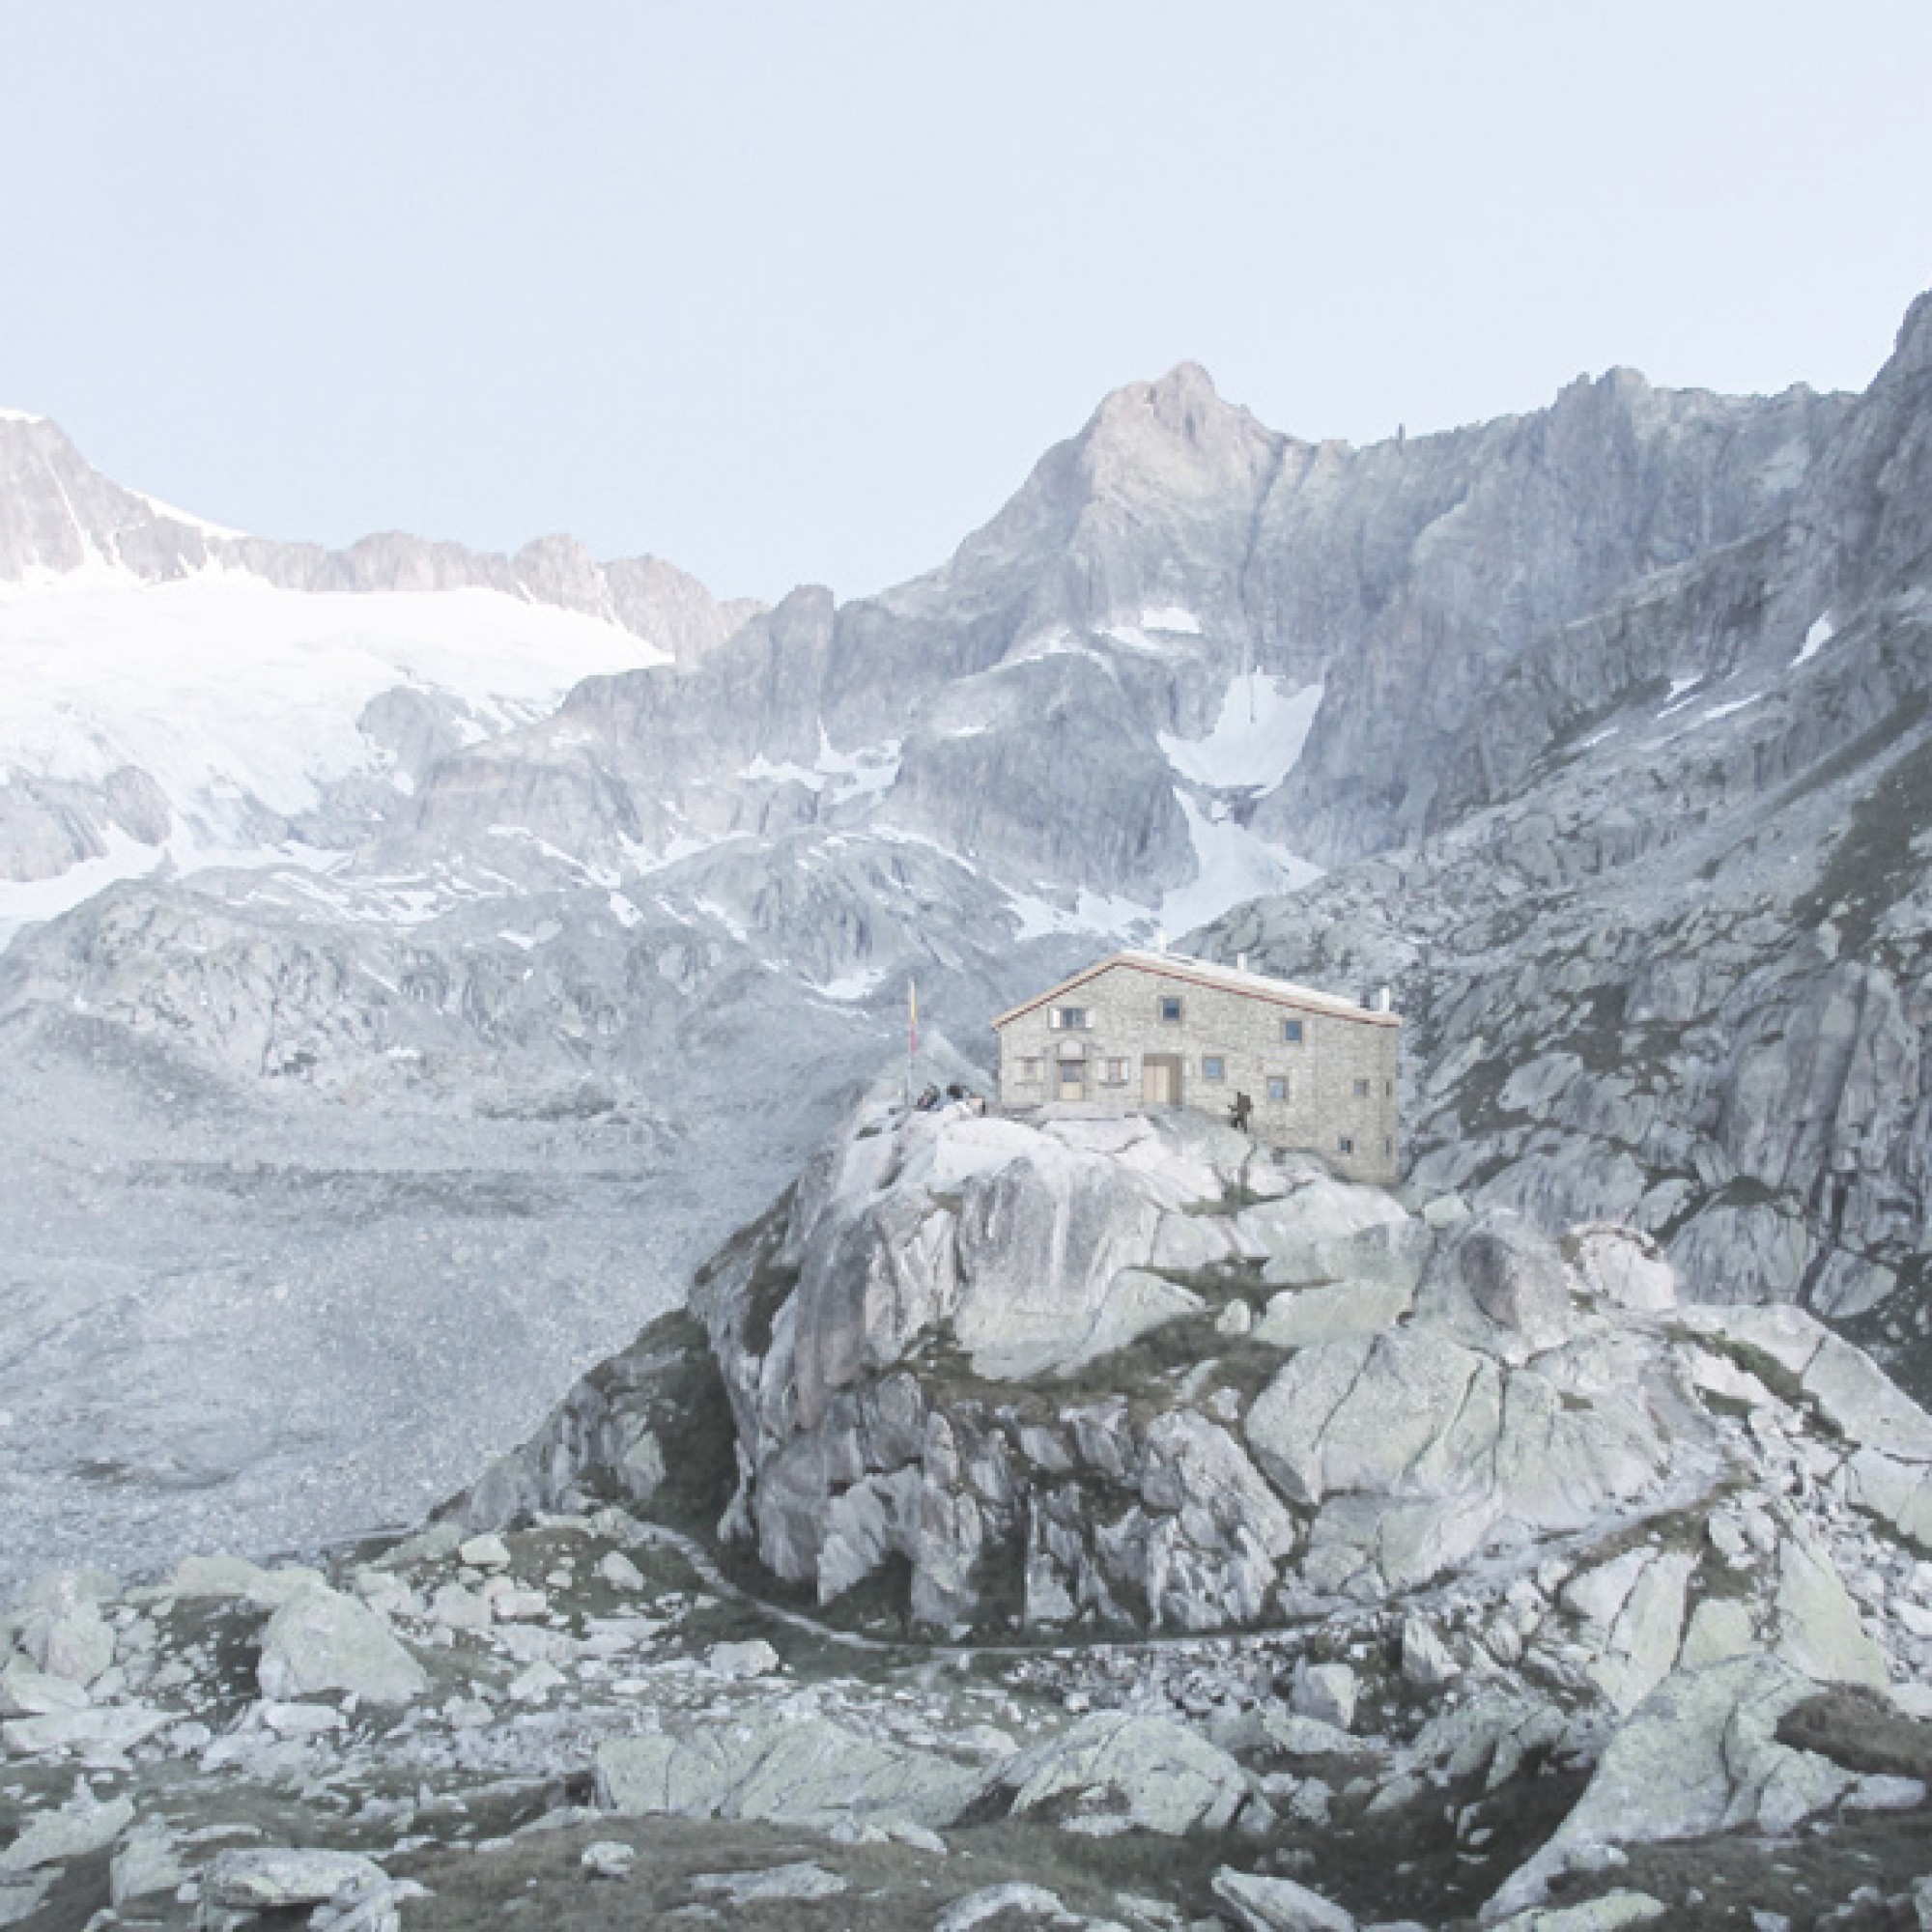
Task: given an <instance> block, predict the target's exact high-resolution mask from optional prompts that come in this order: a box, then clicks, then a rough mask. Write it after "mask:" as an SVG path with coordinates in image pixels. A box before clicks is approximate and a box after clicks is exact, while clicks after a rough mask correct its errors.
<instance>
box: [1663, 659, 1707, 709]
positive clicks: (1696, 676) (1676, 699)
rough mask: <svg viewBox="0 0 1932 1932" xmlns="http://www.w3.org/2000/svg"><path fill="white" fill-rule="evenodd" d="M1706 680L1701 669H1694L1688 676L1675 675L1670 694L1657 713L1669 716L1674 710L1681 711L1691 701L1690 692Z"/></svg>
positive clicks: (1671, 682) (1671, 681)
mask: <svg viewBox="0 0 1932 1932" xmlns="http://www.w3.org/2000/svg"><path fill="white" fill-rule="evenodd" d="M1703 682H1704V673H1703V672H1702V671H1701V670H1697V671H1692V672H1691V673H1690V675H1689V676H1688V677H1673V678H1672V679H1671V680H1670V695H1669V696H1667V697H1666V698H1665V699H1664V700H1663V708H1662V710H1661V711H1660V712H1659V713H1658V714H1657V715H1658V716H1659V717H1660V718H1668V717H1669V716H1670V714H1671V713H1672V712H1673V711H1681V710H1682V709H1683V708H1684V706H1685V705H1686V704H1687V703H1688V702H1689V701H1690V698H1689V694H1690V692H1693V691H1695V690H1696V689H1697V687H1698V686H1699V685H1700V684H1702V683H1703Z"/></svg>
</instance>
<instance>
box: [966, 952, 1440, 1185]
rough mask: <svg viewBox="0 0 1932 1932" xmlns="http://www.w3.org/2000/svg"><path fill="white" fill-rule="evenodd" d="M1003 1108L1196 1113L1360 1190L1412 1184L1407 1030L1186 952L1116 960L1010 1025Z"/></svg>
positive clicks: (1002, 1027) (1386, 1016)
mask: <svg viewBox="0 0 1932 1932" xmlns="http://www.w3.org/2000/svg"><path fill="white" fill-rule="evenodd" d="M993 1028H994V1031H995V1032H996V1033H997V1034H998V1035H999V1037H1000V1105H1001V1107H1002V1108H1003V1109H1005V1110H1006V1111H1008V1112H1011V1113H1029V1112H1033V1111H1035V1110H1037V1109H1041V1108H1051V1109H1055V1110H1065V1112H1068V1113H1079V1114H1098V1115H1114V1114H1139V1113H1150V1112H1152V1111H1154V1110H1156V1109H1160V1108H1166V1107H1192V1108H1195V1109H1197V1110H1199V1111H1200V1112H1202V1113H1206V1114H1213V1115H1215V1116H1217V1117H1218V1118H1220V1119H1223V1120H1226V1119H1227V1118H1229V1114H1230V1110H1231V1108H1232V1107H1233V1105H1234V1101H1235V1097H1236V1094H1246V1095H1247V1096H1248V1099H1249V1101H1250V1103H1251V1105H1252V1108H1253V1114H1252V1117H1251V1119H1250V1122H1249V1130H1250V1131H1251V1132H1252V1133H1253V1134H1254V1136H1255V1137H1256V1139H1258V1140H1262V1141H1266V1142H1268V1143H1270V1144H1271V1145H1273V1146H1275V1147H1284V1148H1306V1149H1308V1150H1310V1151H1313V1152H1316V1153H1319V1154H1321V1156H1322V1157H1323V1158H1324V1159H1325V1160H1326V1161H1327V1162H1328V1163H1329V1164H1330V1165H1331V1166H1332V1167H1333V1168H1334V1169H1335V1171H1336V1172H1337V1173H1338V1174H1341V1175H1343V1176H1345V1177H1347V1178H1348V1179H1351V1180H1374V1181H1392V1180H1394V1179H1397V1178H1398V1176H1399V1173H1400V1151H1401V1123H1400V1116H1399V1108H1400V1087H1401V1060H1402V1022H1401V1020H1400V1019H1398V1018H1397V1017H1396V1015H1395V1014H1394V1013H1390V1012H1383V1011H1377V1010H1375V1009H1371V1008H1368V1007H1362V1006H1357V1005H1356V1004H1355V1003H1354V1002H1353V1001H1350V1000H1343V999H1338V998H1336V997H1335V996H1334V995H1333V994H1331V993H1321V992H1317V991H1315V990H1314V989H1313V988H1311V987H1307V986H1297V985H1293V984H1292V983H1291V982H1290V981H1288V980H1271V979H1268V978H1267V977H1266V976H1265V975H1264V974H1260V973H1248V972H1243V971H1239V970H1237V969H1236V968H1233V967H1227V966H1216V965H1213V964H1211V963H1210V962H1208V961H1207V960H1202V959H1190V958H1188V957H1187V956H1186V955H1184V954H1182V953H1171V952H1118V953H1115V954H1114V955H1113V956H1112V957H1111V958H1108V959H1103V960H1101V961H1099V962H1098V964H1096V965H1094V966H1091V967H1089V968H1088V969H1087V971H1086V972H1084V973H1077V974H1075V975H1074V976H1073V978H1072V979H1070V980H1063V981H1062V982H1061V983H1060V984H1059V985H1058V986H1054V987H1051V988H1049V989H1048V990H1047V991H1045V992H1043V993H1041V994H1039V995H1037V997H1036V998H1034V999H1032V1000H1029V1001H1027V1002H1026V1003H1025V1004H1024V1005H1023V1006H1018V1007H1015V1008H1013V1009H1011V1011H1009V1012H1005V1013H1002V1014H1000V1015H999V1017H998V1018H997V1019H995V1020H994V1021H993Z"/></svg>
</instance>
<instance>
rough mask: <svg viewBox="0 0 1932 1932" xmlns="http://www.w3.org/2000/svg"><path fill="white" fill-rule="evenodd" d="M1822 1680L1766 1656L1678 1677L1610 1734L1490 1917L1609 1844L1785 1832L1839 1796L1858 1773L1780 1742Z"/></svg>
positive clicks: (1528, 1899)
mask: <svg viewBox="0 0 1932 1932" xmlns="http://www.w3.org/2000/svg"><path fill="white" fill-rule="evenodd" d="M1816 1689H1817V1687H1816V1685H1815V1684H1814V1683H1813V1682H1812V1681H1811V1679H1809V1678H1808V1677H1805V1676H1804V1675H1803V1674H1802V1673H1801V1672H1800V1671H1798V1670H1795V1669H1793V1668H1792V1666H1791V1665H1789V1664H1788V1663H1785V1662H1782V1661H1780V1660H1779V1659H1776V1658H1772V1657H1765V1656H1761V1655H1759V1656H1751V1657H1741V1658H1735V1659H1732V1660H1730V1661H1729V1662H1722V1663H1715V1664H1711V1665H1709V1666H1708V1667H1706V1668H1704V1669H1701V1670H1686V1671H1679V1672H1678V1673H1676V1674H1675V1675H1674V1676H1672V1677H1670V1678H1669V1679H1667V1680H1666V1681H1665V1682H1664V1683H1663V1684H1662V1686H1660V1688H1659V1689H1658V1690H1655V1691H1653V1692H1652V1693H1651V1695H1650V1697H1649V1698H1648V1699H1647V1700H1646V1701H1645V1702H1644V1703H1642V1704H1641V1705H1639V1706H1638V1707H1637V1709H1636V1710H1635V1711H1634V1713H1633V1714H1632V1715H1631V1717H1630V1718H1629V1719H1627V1720H1626V1722H1625V1723H1624V1724H1623V1726H1622V1727H1621V1728H1620V1729H1619V1730H1618V1731H1617V1733H1616V1735H1615V1736H1614V1737H1613V1738H1612V1739H1611V1740H1610V1743H1609V1747H1608V1748H1607V1749H1606V1750H1605V1752H1604V1755H1603V1759H1602V1761H1601V1762H1600V1763H1599V1764H1598V1766H1597V1769H1596V1772H1595V1773H1594V1775H1593V1776H1592V1777H1591V1779H1590V1783H1589V1785H1588V1787H1587V1789H1586V1790H1585V1791H1584V1793H1583V1796H1582V1797H1581V1798H1580V1799H1579V1800H1578V1801H1577V1804H1576V1806H1575V1808H1574V1809H1573V1810H1572V1811H1571V1813H1570V1815H1569V1816H1568V1817H1567V1818H1565V1819H1564V1821H1563V1823H1562V1824H1561V1825H1560V1826H1558V1827H1557V1829H1556V1832H1555V1833H1554V1835H1553V1836H1552V1837H1551V1838H1550V1839H1549V1841H1548V1844H1546V1845H1545V1846H1544V1848H1543V1850H1542V1851H1540V1852H1539V1853H1537V1855H1536V1856H1535V1857H1534V1858H1533V1859H1531V1860H1530V1861H1529V1862H1528V1863H1527V1864H1525V1865H1523V1866H1522V1867H1520V1869H1519V1870H1518V1871H1517V1872H1515V1873H1514V1874H1513V1875H1512V1876H1511V1877H1510V1879H1509V1880H1508V1881H1507V1883H1506V1884H1505V1885H1504V1886H1503V1887H1502V1889H1500V1890H1499V1891H1498V1892H1497V1893H1496V1895H1495V1898H1494V1899H1493V1900H1492V1903H1491V1905H1490V1907H1489V1913H1490V1915H1492V1916H1493V1917H1497V1918H1500V1917H1504V1916H1506V1915H1507V1914H1509V1913H1511V1912H1517V1911H1521V1910H1524V1909H1526V1908H1528V1907H1531V1906H1535V1905H1540V1904H1541V1903H1542V1902H1543V1900H1544V1899H1545V1897H1546V1896H1547V1895H1548V1888H1549V1886H1550V1883H1551V1882H1552V1880H1554V1879H1555V1877H1556V1876H1557V1875H1558V1874H1559V1873H1561V1872H1563V1871H1566V1870H1568V1869H1570V1868H1572V1866H1574V1865H1575V1864H1577V1862H1578V1861H1580V1860H1581V1859H1583V1858H1585V1857H1587V1856H1588V1855H1589V1854H1590V1853H1591V1852H1593V1851H1594V1850H1596V1849H1598V1848H1601V1847H1603V1846H1606V1845H1607V1846H1619V1845H1632V1844H1647V1843H1652V1842H1655V1841H1658V1840H1661V1839H1672V1838H1694V1837H1701V1836H1703V1835H1705V1834H1706V1833H1714V1832H1719V1831H1728V1830H1734V1829H1737V1828H1739V1827H1747V1826H1750V1825H1753V1824H1758V1825H1762V1826H1763V1828H1764V1829H1765V1830H1767V1831H1770V1832H1784V1831H1789V1830H1791V1829H1792V1827H1793V1826H1795V1825H1797V1824H1799V1823H1801V1822H1802V1821H1803V1820H1804V1818H1805V1817H1807V1816H1809V1815H1811V1814H1812V1813H1813V1812H1815V1811H1818V1810H1821V1809H1823V1808H1825V1807H1826V1806H1828V1805H1830V1804H1833V1803H1835V1801H1836V1800H1837V1799H1838V1798H1839V1797H1840V1796H1841V1795H1842V1794H1843V1793H1844V1792H1845V1791H1846V1790H1848V1789H1849V1788H1850V1786H1851V1785H1852V1783H1853V1781H1854V1778H1853V1774H1852V1773H1850V1772H1848V1771H1844V1770H1842V1769H1841V1768H1840V1767H1838V1766H1836V1765H1834V1764H1833V1763H1832V1762H1831V1760H1830V1759H1828V1758H1824V1757H1820V1756H1819V1755H1818V1754H1817V1753H1815V1752H1811V1751H1801V1750H1794V1749H1792V1748H1791V1747H1789V1746H1787V1745H1782V1744H1780V1743H1778V1741H1777V1727H1778V1722H1779V1720H1780V1719H1782V1718H1783V1717H1784V1715H1785V1713H1786V1712H1787V1711H1790V1710H1793V1709H1794V1708H1796V1706H1798V1705H1799V1704H1801V1703H1803V1702H1804V1700H1805V1699H1806V1698H1807V1697H1809V1696H1811V1695H1813V1694H1814V1693H1815V1691H1816Z"/></svg>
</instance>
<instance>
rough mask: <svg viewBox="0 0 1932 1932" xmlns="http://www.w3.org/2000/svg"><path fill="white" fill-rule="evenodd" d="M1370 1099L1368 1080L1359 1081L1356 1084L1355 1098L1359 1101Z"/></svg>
mask: <svg viewBox="0 0 1932 1932" xmlns="http://www.w3.org/2000/svg"><path fill="white" fill-rule="evenodd" d="M1368 1097H1369V1083H1368V1082H1367V1081H1366V1080H1357V1081H1356V1082H1355V1098H1356V1099H1358V1100H1366V1099H1367V1098H1368Z"/></svg>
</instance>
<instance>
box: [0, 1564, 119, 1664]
mask: <svg viewBox="0 0 1932 1932" xmlns="http://www.w3.org/2000/svg"><path fill="white" fill-rule="evenodd" d="M23 1608H24V1611H25V1614H24V1615H23V1616H22V1617H21V1620H20V1634H19V1645H20V1648H21V1649H22V1650H24V1651H25V1652H26V1653H27V1655H28V1657H30V1658H31V1659H32V1660H33V1662H35V1663H36V1664H37V1665H38V1666H39V1667H40V1668H41V1669H42V1670H43V1672H45V1674H46V1675H47V1676H49V1677H64V1678H66V1679H67V1680H68V1681H69V1682H70V1683H71V1684H92V1683H93V1682H94V1680H95V1679H96V1678H97V1677H99V1675H100V1674H101V1673H102V1672H103V1671H105V1670H106V1669H107V1668H108V1667H109V1665H111V1664H112V1663H113V1662H114V1631H113V1627H112V1626H111V1625H110V1624H109V1623H108V1621H107V1619H106V1618H105V1617H103V1616H102V1615H101V1614H100V1605H99V1602H98V1601H97V1599H96V1595H95V1591H94V1589H93V1587H92V1586H91V1580H90V1579H89V1578H88V1577H85V1576H83V1575H82V1574H81V1573H79V1572H76V1571H71V1570H68V1571H55V1572H53V1573H52V1574H50V1575H48V1576H45V1577H38V1578H36V1579H35V1581H34V1582H33V1583H32V1584H30V1585H29V1586H28V1589H27V1592H26V1595H25V1599H24V1603H23Z"/></svg>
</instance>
